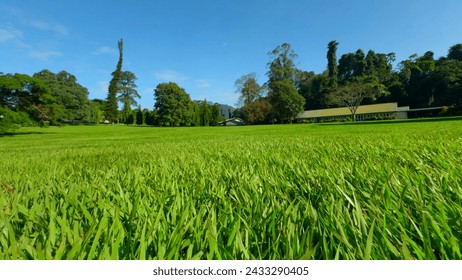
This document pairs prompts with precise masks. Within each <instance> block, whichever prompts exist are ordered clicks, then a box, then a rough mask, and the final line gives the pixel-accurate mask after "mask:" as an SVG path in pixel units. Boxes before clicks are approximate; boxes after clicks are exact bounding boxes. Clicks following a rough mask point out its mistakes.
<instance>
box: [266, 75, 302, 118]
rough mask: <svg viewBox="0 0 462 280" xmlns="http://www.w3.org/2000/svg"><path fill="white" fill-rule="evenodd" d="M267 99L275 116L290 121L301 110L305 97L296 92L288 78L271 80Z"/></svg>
mask: <svg viewBox="0 0 462 280" xmlns="http://www.w3.org/2000/svg"><path fill="white" fill-rule="evenodd" d="M268 99H269V101H270V103H271V106H272V109H273V112H274V114H275V116H276V117H277V118H278V119H279V120H280V121H281V122H283V121H286V122H292V119H293V118H294V117H295V116H296V115H297V114H298V113H300V112H302V111H303V106H304V105H305V99H304V98H303V96H301V95H300V94H298V92H297V89H296V88H295V86H294V85H293V84H292V82H291V81H290V80H282V81H277V82H273V83H272V86H271V90H270V92H269V94H268Z"/></svg>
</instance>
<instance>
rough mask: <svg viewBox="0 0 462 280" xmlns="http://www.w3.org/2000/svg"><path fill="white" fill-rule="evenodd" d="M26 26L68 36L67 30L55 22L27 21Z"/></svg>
mask: <svg viewBox="0 0 462 280" xmlns="http://www.w3.org/2000/svg"><path fill="white" fill-rule="evenodd" d="M27 24H28V25H30V26H32V27H33V28H35V29H38V30H42V31H51V32H54V33H56V34H58V35H62V36H66V35H69V28H67V27H66V26H65V25H63V24H61V23H59V22H56V21H46V20H27Z"/></svg>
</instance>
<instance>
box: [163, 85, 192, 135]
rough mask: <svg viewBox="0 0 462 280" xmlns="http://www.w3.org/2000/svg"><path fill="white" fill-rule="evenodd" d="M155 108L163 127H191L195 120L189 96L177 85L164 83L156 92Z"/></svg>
mask: <svg viewBox="0 0 462 280" xmlns="http://www.w3.org/2000/svg"><path fill="white" fill-rule="evenodd" d="M154 97H155V99H156V103H155V104H154V108H155V109H156V110H157V111H158V114H159V123H160V125H161V126H190V125H191V120H192V118H193V116H192V115H193V112H192V104H191V103H192V101H191V98H190V97H189V94H187V93H186V91H185V90H184V89H183V88H180V87H179V86H178V85H177V84H176V83H172V82H170V83H162V84H159V85H157V87H156V89H155V90H154Z"/></svg>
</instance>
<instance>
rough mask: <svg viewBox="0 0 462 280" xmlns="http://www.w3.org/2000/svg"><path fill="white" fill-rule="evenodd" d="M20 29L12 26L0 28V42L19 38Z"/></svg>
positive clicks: (20, 34) (20, 35)
mask: <svg viewBox="0 0 462 280" xmlns="http://www.w3.org/2000/svg"><path fill="white" fill-rule="evenodd" d="M21 37H22V31H21V30H18V29H14V28H0V43H3V42H7V41H11V40H16V39H20V38H21Z"/></svg>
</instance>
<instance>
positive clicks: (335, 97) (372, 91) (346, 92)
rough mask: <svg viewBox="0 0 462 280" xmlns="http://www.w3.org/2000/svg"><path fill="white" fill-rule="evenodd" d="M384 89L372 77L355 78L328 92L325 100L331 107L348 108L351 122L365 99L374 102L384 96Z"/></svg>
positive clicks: (385, 92)
mask: <svg viewBox="0 0 462 280" xmlns="http://www.w3.org/2000/svg"><path fill="white" fill-rule="evenodd" d="M386 94H388V92H387V91H386V88H385V87H384V86H383V85H382V84H380V83H377V82H376V81H375V79H374V78H373V77H365V78H356V79H353V80H351V81H349V82H347V83H345V84H343V85H342V86H339V87H338V88H336V89H334V90H332V91H330V92H329V93H328V94H327V100H328V102H329V103H330V104H332V105H337V106H341V107H348V109H349V110H350V112H351V117H352V121H355V119H356V110H357V109H358V107H359V105H361V103H362V102H363V100H365V99H369V100H371V101H374V100H375V99H376V98H377V97H379V96H381V95H386Z"/></svg>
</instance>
